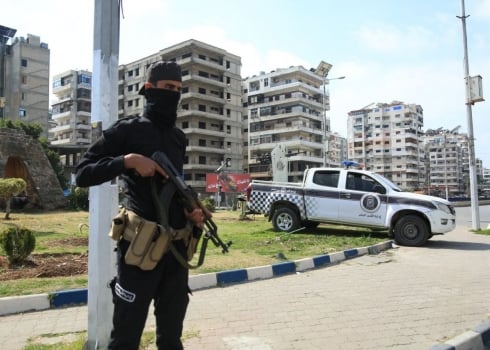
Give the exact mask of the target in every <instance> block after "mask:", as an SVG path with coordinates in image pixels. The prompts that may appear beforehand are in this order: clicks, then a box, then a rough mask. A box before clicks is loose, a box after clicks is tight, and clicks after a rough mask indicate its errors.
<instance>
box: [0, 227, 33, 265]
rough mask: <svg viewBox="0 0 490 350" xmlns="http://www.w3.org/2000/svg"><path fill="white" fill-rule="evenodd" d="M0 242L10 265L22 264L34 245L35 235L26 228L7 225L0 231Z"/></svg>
mask: <svg viewBox="0 0 490 350" xmlns="http://www.w3.org/2000/svg"><path fill="white" fill-rule="evenodd" d="M0 244H1V246H2V249H3V250H4V251H5V254H6V255H7V259H8V261H9V263H10V265H15V264H22V263H23V262H25V261H26V259H27V257H28V256H29V255H31V253H32V251H33V250H34V248H35V247H36V237H35V236H34V233H33V232H32V231H31V230H29V229H27V228H19V227H9V228H6V229H5V230H3V231H2V232H1V234H0Z"/></svg>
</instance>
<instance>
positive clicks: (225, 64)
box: [118, 39, 243, 194]
mask: <svg viewBox="0 0 490 350" xmlns="http://www.w3.org/2000/svg"><path fill="white" fill-rule="evenodd" d="M160 59H163V60H168V61H176V62H177V63H178V64H179V65H180V66H181V68H182V95H181V101H180V108H179V111H178V117H177V126H178V127H179V128H181V129H182V130H183V131H184V133H185V135H186V137H187V139H188V145H187V150H186V160H185V165H184V179H185V181H186V183H188V184H189V185H191V186H192V187H193V188H194V189H195V190H196V191H197V192H198V193H201V194H204V192H205V187H206V174H207V173H214V172H216V170H217V169H218V168H219V167H220V166H221V165H222V164H223V162H225V160H226V159H229V161H228V162H227V163H228V164H229V167H228V168H227V169H226V170H227V171H228V172H230V173H233V172H234V173H237V172H240V173H241V172H242V171H243V154H242V153H243V152H242V111H243V107H242V103H241V75H240V70H241V58H240V57H239V56H236V55H234V54H231V53H229V52H227V51H225V50H223V49H220V48H217V47H215V46H212V45H208V44H206V43H203V42H200V41H197V40H193V39H191V40H187V41H184V42H182V43H179V44H176V45H173V46H170V47H168V48H165V49H163V50H160V51H159V52H157V53H155V54H153V55H150V56H148V57H145V58H143V59H140V60H137V61H135V62H132V63H129V64H124V65H120V66H119V94H118V96H119V98H118V103H119V107H118V110H119V118H122V117H126V116H131V115H137V114H141V113H143V109H144V104H145V99H144V97H143V96H141V95H138V91H139V89H140V88H141V86H143V84H144V81H145V77H146V70H147V68H148V66H149V65H150V64H151V63H153V62H155V61H157V60H160Z"/></svg>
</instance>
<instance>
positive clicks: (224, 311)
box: [0, 226, 490, 350]
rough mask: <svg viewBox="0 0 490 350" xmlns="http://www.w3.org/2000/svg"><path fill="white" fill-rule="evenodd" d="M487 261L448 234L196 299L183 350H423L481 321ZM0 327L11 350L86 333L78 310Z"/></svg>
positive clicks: (485, 244) (485, 311) (472, 245)
mask: <svg viewBox="0 0 490 350" xmlns="http://www.w3.org/2000/svg"><path fill="white" fill-rule="evenodd" d="M489 253H490V236H482V235H475V234H472V233H470V232H469V229H468V227H467V226H458V228H457V229H456V230H455V231H453V232H451V233H449V234H446V235H444V236H438V237H434V238H433V239H432V240H431V241H430V242H429V244H428V245H427V246H426V247H423V248H407V247H400V248H395V249H392V250H388V251H386V252H383V253H381V254H378V255H364V256H361V257H358V258H355V259H350V260H346V261H343V262H341V263H340V264H337V265H333V266H329V267H326V268H320V269H315V270H310V271H307V272H302V273H296V274H292V275H286V276H283V277H280V278H273V279H268V280H260V281H255V282H253V283H243V284H236V285H232V286H228V287H225V288H211V289H205V290H200V291H196V292H194V295H193V296H192V297H191V302H190V306H189V311H188V315H187V318H186V322H185V334H186V336H187V339H186V342H185V345H186V349H191V350H192V349H199V350H219V349H223V350H294V349H301V350H310V349H322V350H323V349H334V350H337V349H362V350H364V349H414V350H420V349H430V348H431V347H432V346H434V345H436V344H440V343H444V342H446V341H449V342H450V339H452V338H454V337H457V336H459V335H461V334H462V333H464V332H466V331H468V330H470V329H472V328H473V327H475V326H477V325H480V324H482V323H483V322H485V321H487V320H490V299H489V295H490V294H489V291H490V268H489V267H490V254H489ZM0 324H1V327H0V348H1V349H3V350H20V349H22V348H23V346H24V344H25V343H26V340H27V339H28V338H29V337H35V336H38V335H41V334H54V333H56V334H60V333H65V332H77V331H84V330H86V329H87V308H86V307H85V306H83V307H71V308H67V309H51V310H46V311H40V312H31V313H25V314H18V315H10V316H3V317H0ZM151 329H154V323H153V318H152V315H151V314H150V317H149V322H148V324H147V330H151ZM466 344H468V343H466ZM453 345H457V344H453ZM452 348H453V349H457V350H459V349H463V347H452ZM444 349H451V348H450V347H444ZM464 349H470V348H469V347H464ZM473 349H480V348H473ZM481 349H483V348H481Z"/></svg>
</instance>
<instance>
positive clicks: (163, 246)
mask: <svg viewBox="0 0 490 350" xmlns="http://www.w3.org/2000/svg"><path fill="white" fill-rule="evenodd" d="M126 216H127V224H126V227H125V229H124V231H123V234H122V238H123V239H125V240H127V241H129V242H131V243H130V244H129V247H128V250H127V252H126V255H125V256H124V261H125V262H126V264H128V265H134V266H138V267H139V268H140V269H142V270H153V269H154V268H155V266H156V265H157V264H158V262H159V261H160V260H161V259H162V257H163V256H164V255H165V253H167V251H168V250H169V247H170V245H171V244H172V241H175V240H179V239H183V240H184V242H186V243H187V242H188V241H189V237H190V236H191V230H190V228H189V227H187V226H186V227H184V228H182V229H173V228H171V227H164V226H162V225H159V224H157V223H156V222H154V221H149V220H145V219H143V218H142V217H141V216H138V215H137V214H136V213H134V212H132V211H130V210H126Z"/></svg>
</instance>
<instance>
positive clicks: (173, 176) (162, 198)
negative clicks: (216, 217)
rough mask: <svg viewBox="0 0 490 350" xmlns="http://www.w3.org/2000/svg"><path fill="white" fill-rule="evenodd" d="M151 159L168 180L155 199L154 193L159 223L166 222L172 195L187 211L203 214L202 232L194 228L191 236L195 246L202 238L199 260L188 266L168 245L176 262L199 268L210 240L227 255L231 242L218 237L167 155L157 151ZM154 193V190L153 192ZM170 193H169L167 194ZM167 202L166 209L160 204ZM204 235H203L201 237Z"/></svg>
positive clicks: (194, 193)
mask: <svg viewBox="0 0 490 350" xmlns="http://www.w3.org/2000/svg"><path fill="white" fill-rule="evenodd" d="M151 158H152V159H153V160H154V161H155V162H157V163H158V165H160V167H161V168H162V169H163V170H165V172H166V173H167V175H168V178H167V179H166V180H164V183H166V185H165V186H164V188H163V190H162V192H161V193H160V195H159V196H158V195H157V196H158V197H155V193H154V199H155V202H156V203H155V204H156V205H157V209H158V211H159V212H160V217H162V216H163V217H164V219H162V218H161V221H167V220H166V216H167V215H166V209H167V208H168V205H169V201H170V198H171V197H172V195H173V193H177V194H178V195H179V198H180V200H181V201H182V204H183V205H184V207H185V208H186V209H187V211H189V212H192V210H194V209H201V210H202V212H203V214H204V227H203V229H202V230H199V229H197V228H194V230H193V232H192V235H193V238H194V239H195V240H196V245H197V243H198V241H199V239H200V238H201V236H203V241H202V243H201V250H200V253H199V260H198V262H197V264H196V265H195V266H193V265H190V264H189V263H188V262H187V261H185V259H184V258H183V257H182V256H181V255H180V253H179V252H178V251H177V250H176V249H175V247H174V246H173V244H171V245H170V249H171V251H172V253H173V254H174V255H175V257H176V258H177V260H179V262H180V263H181V264H182V265H184V266H185V267H187V268H190V269H194V268H198V267H199V266H201V265H202V264H203V262H204V256H205V254H206V248H207V244H208V241H209V240H211V241H212V242H213V243H214V245H215V246H216V247H218V248H219V247H221V252H222V253H223V254H225V253H228V247H229V246H230V245H231V244H232V242H231V241H228V242H226V243H224V242H223V241H222V240H221V238H220V237H219V236H218V227H217V226H216V224H215V223H214V221H213V220H212V219H211V217H212V215H211V212H210V211H209V210H208V209H207V208H206V207H204V205H203V204H202V203H201V201H200V200H199V199H198V198H197V193H196V192H195V191H194V190H193V189H192V188H191V187H190V186H188V185H187V184H186V183H185V182H184V180H182V178H181V177H180V176H179V173H178V171H177V169H175V167H174V165H173V164H172V162H171V161H170V159H168V157H167V155H166V154H165V153H163V152H160V151H157V152H155V153H153V155H152V156H151ZM153 191H154V192H156V190H155V188H154V190H153ZM169 191H170V192H169ZM164 202H167V207H166V208H165V207H164V206H163V205H162V203H164ZM203 233H204V235H203Z"/></svg>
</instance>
